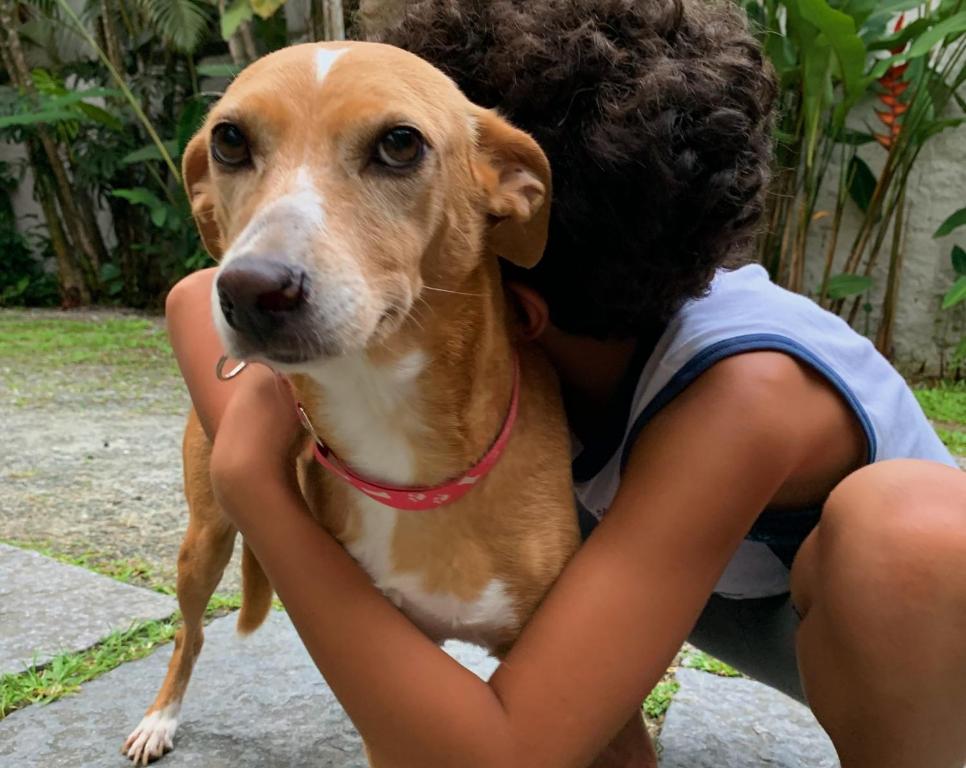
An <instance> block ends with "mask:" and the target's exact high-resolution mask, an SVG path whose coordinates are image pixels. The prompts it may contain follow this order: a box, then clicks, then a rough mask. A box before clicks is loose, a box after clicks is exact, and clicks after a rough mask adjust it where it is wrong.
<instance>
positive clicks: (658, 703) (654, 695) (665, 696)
mask: <svg viewBox="0 0 966 768" xmlns="http://www.w3.org/2000/svg"><path fill="white" fill-rule="evenodd" d="M679 690H681V686H680V684H679V683H678V682H677V681H676V680H662V681H661V682H660V683H658V684H657V685H655V686H654V690H653V691H651V693H650V695H649V696H648V697H647V699H645V701H644V714H645V715H647V716H648V717H650V718H651V719H654V720H656V719H657V718H659V717H663V716H664V713H665V712H667V708H668V707H670V706H671V699H673V698H674V694H676V693H677V692H678V691H679Z"/></svg>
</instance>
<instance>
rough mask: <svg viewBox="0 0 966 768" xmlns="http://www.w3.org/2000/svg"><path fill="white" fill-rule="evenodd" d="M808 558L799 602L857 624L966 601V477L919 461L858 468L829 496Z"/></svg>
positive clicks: (798, 582)
mask: <svg viewBox="0 0 966 768" xmlns="http://www.w3.org/2000/svg"><path fill="white" fill-rule="evenodd" d="M802 558H803V562H802V563H801V564H800V567H799V564H798V563H797V564H796V569H797V570H798V571H800V573H798V574H795V573H793V577H797V578H793V587H794V591H795V593H796V594H795V599H796V603H797V604H798V605H799V607H805V608H806V609H807V608H808V607H809V606H810V605H811V604H812V602H814V601H815V600H816V599H821V600H822V602H823V608H824V609H826V610H830V611H832V612H835V613H847V614H848V620H849V621H850V623H851V622H858V623H864V624H880V623H887V622H893V621H908V620H914V616H915V615H918V614H922V613H925V612H928V611H929V610H930V608H931V607H932V606H935V605H936V599H937V597H939V596H940V595H949V594H950V592H951V591H958V592H959V593H960V594H961V596H962V599H964V600H966V576H964V574H963V571H964V570H966V569H962V567H961V564H962V563H963V562H966V475H964V474H963V473H961V472H958V471H957V470H955V469H952V468H949V467H944V466H942V465H939V464H932V463H928V462H918V461H891V462H882V463H878V464H873V465H870V466H868V467H865V468H863V469H861V470H859V471H857V472H855V473H853V474H852V475H850V476H849V477H847V478H846V479H845V480H843V481H842V482H841V483H840V484H839V486H838V487H836V489H835V490H834V491H833V492H832V494H831V495H830V496H829V499H828V501H827V502H826V504H825V508H824V510H823V512H822V519H821V522H820V523H819V526H818V528H817V529H816V531H815V532H814V534H813V536H812V538H811V540H810V541H809V542H807V546H806V547H804V548H803V552H802ZM957 564H958V565H957ZM869 629H872V627H869V626H866V627H865V630H866V631H868V630H869Z"/></svg>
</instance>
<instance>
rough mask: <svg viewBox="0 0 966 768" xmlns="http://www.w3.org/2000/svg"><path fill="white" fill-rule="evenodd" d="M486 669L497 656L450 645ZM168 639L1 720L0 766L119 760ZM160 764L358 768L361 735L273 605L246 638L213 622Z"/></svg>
mask: <svg viewBox="0 0 966 768" xmlns="http://www.w3.org/2000/svg"><path fill="white" fill-rule="evenodd" d="M447 650H449V651H450V653H451V654H452V655H454V656H455V657H456V658H457V659H459V660H460V661H461V663H463V664H464V665H465V666H467V667H469V668H470V669H472V670H473V671H474V672H476V673H477V674H479V675H480V676H481V677H484V678H485V677H488V676H489V675H490V674H491V673H492V671H493V669H494V668H495V667H496V662H495V660H493V659H491V658H489V657H488V656H487V655H486V654H485V653H484V652H483V651H481V650H479V649H477V648H474V647H472V646H467V645H462V644H457V643H453V644H448V645H447ZM170 657H171V646H170V645H168V646H165V647H164V648H163V649H161V650H159V651H157V652H156V653H154V654H152V655H151V656H149V657H147V658H145V659H142V660H140V661H136V662H131V663H129V664H125V665H124V666H122V667H119V668H118V669H116V670H114V671H112V672H109V673H108V674H106V675H104V676H103V677H100V678H98V679H97V680H95V681H93V682H91V683H88V684H87V685H85V686H84V688H83V690H82V691H81V692H80V693H79V694H78V695H76V696H71V697H68V698H65V699H61V700H60V701H56V702H54V703H52V704H50V705H47V706H32V707H28V708H27V709H23V710H20V711H18V712H14V713H13V714H12V715H10V716H9V717H7V718H6V719H4V720H0V768H33V766H38V768H39V766H43V768H52V767H56V766H64V767H65V768H67V767H68V766H69V768H125V766H130V765H131V764H130V762H129V761H128V760H127V759H126V758H124V757H122V756H121V754H120V747H121V744H122V742H123V741H124V739H125V737H126V736H127V734H128V733H130V731H131V730H133V728H134V727H135V726H136V725H137V723H138V721H139V720H140V719H141V716H142V715H143V713H144V710H145V709H146V708H147V706H148V704H150V702H151V700H152V699H153V698H154V696H155V694H156V693H157V689H158V687H159V686H160V684H161V680H162V678H163V676H164V672H165V669H166V668H167V663H168V659H169V658H170ZM157 765H159V766H161V768H229V767H230V768H256V766H257V768H366V761H365V758H364V756H363V753H362V745H361V742H360V740H359V736H358V735H357V734H356V731H355V729H354V728H353V727H352V725H351V723H350V722H349V720H348V718H347V717H346V716H345V713H344V712H343V710H342V708H341V706H339V703H338V702H337V701H336V699H335V696H334V695H333V693H332V692H331V690H329V688H328V686H326V685H325V683H324V681H323V680H322V678H321V677H320V675H319V673H318V671H317V670H316V668H315V666H314V665H313V663H312V660H311V659H310V658H309V656H308V654H307V653H306V651H305V649H304V648H303V647H302V644H301V642H300V641H299V638H298V635H297V634H296V633H295V630H294V628H293V627H292V625H291V623H290V622H289V619H288V616H286V615H285V614H284V613H281V612H278V611H272V613H271V615H270V617H269V619H268V621H267V622H266V624H265V626H263V627H262V628H261V629H259V630H258V631H257V632H255V633H254V634H253V635H251V636H249V637H247V638H240V637H239V636H238V635H237V634H236V633H235V616H226V617H224V618H221V619H218V620H216V621H214V622H212V623H211V624H210V625H209V626H208V627H207V628H206V632H205V647H204V650H203V651H202V653H201V656H200V657H199V659H198V662H197V665H196V668H195V673H194V676H193V677H192V680H191V685H190V686H189V688H188V693H187V695H186V697H185V705H184V709H183V710H182V717H181V724H180V726H179V728H178V732H177V734H176V735H175V749H174V751H173V752H171V753H170V754H168V755H167V756H165V757H164V759H163V760H162V761H161V762H160V763H157Z"/></svg>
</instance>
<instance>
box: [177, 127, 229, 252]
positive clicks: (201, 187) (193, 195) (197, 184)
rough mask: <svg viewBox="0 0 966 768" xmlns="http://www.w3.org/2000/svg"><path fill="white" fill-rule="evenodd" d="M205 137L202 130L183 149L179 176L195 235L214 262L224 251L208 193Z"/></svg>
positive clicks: (210, 194) (209, 185)
mask: <svg viewBox="0 0 966 768" xmlns="http://www.w3.org/2000/svg"><path fill="white" fill-rule="evenodd" d="M208 158H209V153H208V135H207V133H205V129H204V128H202V129H201V130H200V131H198V133H196V134H195V135H194V137H193V138H192V139H191V141H189V142H188V146H187V147H185V150H184V157H183V158H182V159H181V177H182V179H183V180H184V188H185V192H186V193H187V194H188V200H189V201H190V202H191V215H192V216H193V217H194V220H195V224H196V225H197V226H198V234H200V235H201V242H202V243H203V244H204V246H205V249H206V250H207V251H208V253H210V254H211V257H212V258H213V259H214V260H215V261H220V260H221V254H222V252H223V251H224V247H223V244H222V237H221V230H220V229H219V227H218V222H217V221H215V204H214V200H213V198H212V193H211V172H210V169H209V166H208V163H209V159H208Z"/></svg>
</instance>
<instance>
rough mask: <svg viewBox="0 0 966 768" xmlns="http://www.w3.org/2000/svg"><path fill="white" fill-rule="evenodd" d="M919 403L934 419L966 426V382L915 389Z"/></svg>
mask: <svg viewBox="0 0 966 768" xmlns="http://www.w3.org/2000/svg"><path fill="white" fill-rule="evenodd" d="M915 394H916V399H917V400H918V401H919V405H921V406H922V409H923V410H924V411H925V412H926V415H927V416H928V417H929V418H930V419H932V420H933V421H941V422H944V423H948V424H958V425H959V426H961V427H966V382H962V381H960V382H957V383H955V384H951V383H942V384H940V385H939V386H936V387H928V388H922V389H916V390H915Z"/></svg>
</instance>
